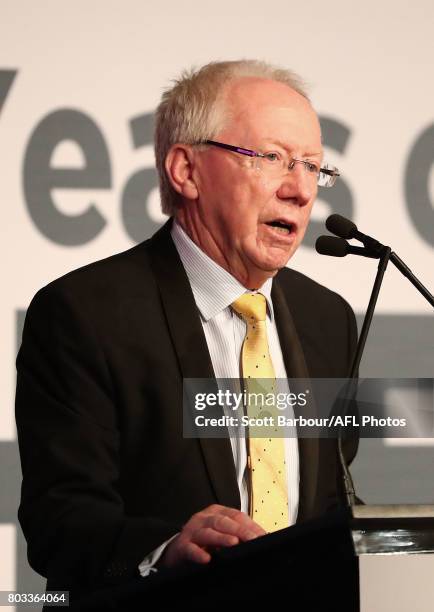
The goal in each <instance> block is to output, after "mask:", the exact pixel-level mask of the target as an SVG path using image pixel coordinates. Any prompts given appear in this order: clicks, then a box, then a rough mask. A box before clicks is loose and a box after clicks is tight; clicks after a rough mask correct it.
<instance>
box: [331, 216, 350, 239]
mask: <svg viewBox="0 0 434 612" xmlns="http://www.w3.org/2000/svg"><path fill="white" fill-rule="evenodd" d="M326 228H327V229H328V231H329V232H331V233H332V234H334V235H335V236H339V237H340V238H346V239H350V238H355V233H356V232H357V226H356V224H355V223H353V222H352V221H350V220H349V219H346V218H345V217H342V215H330V217H328V219H327V221H326Z"/></svg>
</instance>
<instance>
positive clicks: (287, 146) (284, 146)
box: [265, 138, 324, 157]
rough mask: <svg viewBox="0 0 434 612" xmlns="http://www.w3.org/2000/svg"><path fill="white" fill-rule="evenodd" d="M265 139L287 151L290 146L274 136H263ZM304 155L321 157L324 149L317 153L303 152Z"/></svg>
mask: <svg viewBox="0 0 434 612" xmlns="http://www.w3.org/2000/svg"><path fill="white" fill-rule="evenodd" d="M265 140H268V141H270V142H274V143H276V144H277V145H279V147H281V148H282V149H285V151H289V150H290V147H289V145H288V144H286V143H285V142H283V141H282V140H279V139H276V138H265ZM305 155H306V157H317V156H319V157H321V156H322V155H324V151H322V150H321V151H318V153H306V154H305Z"/></svg>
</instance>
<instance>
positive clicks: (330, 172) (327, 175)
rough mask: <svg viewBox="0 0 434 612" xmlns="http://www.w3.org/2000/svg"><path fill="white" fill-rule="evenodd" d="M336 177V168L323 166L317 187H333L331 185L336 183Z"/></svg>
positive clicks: (328, 165) (337, 174)
mask: <svg viewBox="0 0 434 612" xmlns="http://www.w3.org/2000/svg"><path fill="white" fill-rule="evenodd" d="M338 176H339V170H338V169H337V168H336V166H331V165H330V164H324V165H323V166H322V167H321V170H320V173H319V175H318V185H319V186H320V187H333V185H334V184H335V183H336V180H337V178H338Z"/></svg>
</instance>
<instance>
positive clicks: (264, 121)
mask: <svg viewBox="0 0 434 612" xmlns="http://www.w3.org/2000/svg"><path fill="white" fill-rule="evenodd" d="M225 107H226V109H227V111H228V122H227V123H226V126H225V128H224V130H223V133H224V134H222V135H224V136H227V137H230V138H232V139H233V138H238V139H241V140H239V141H238V142H236V143H235V144H239V145H240V146H246V147H247V146H249V145H250V146H253V145H255V146H258V145H259V144H260V142H259V141H264V140H267V141H271V140H273V139H278V140H279V141H282V142H285V143H287V144H288V146H291V147H293V148H300V149H306V150H307V149H312V150H320V149H321V130H320V126H319V121H318V117H317V115H316V113H315V111H314V110H313V108H312V106H311V104H310V102H309V101H308V100H307V99H306V98H305V97H304V96H302V95H301V94H299V93H298V92H296V91H295V90H294V89H292V88H291V87H289V86H288V85H285V84H284V83H278V82H276V81H271V80H268V79H258V78H243V79H238V80H237V81H234V82H232V83H230V84H229V85H228V87H227V89H226V91H225Z"/></svg>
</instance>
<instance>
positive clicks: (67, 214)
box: [0, 0, 434, 589]
mask: <svg viewBox="0 0 434 612" xmlns="http://www.w3.org/2000/svg"><path fill="white" fill-rule="evenodd" d="M433 23H434V5H433V3H432V2H431V0H416V1H414V2H412V3H408V2H407V1H405V2H404V1H402V0H394V1H389V0H388V1H383V2H378V0H377V1H374V0H365V1H364V2H361V3H359V4H355V3H350V2H344V1H338V0H329V1H321V2H319V1H314V0H311V1H310V2H300V1H298V2H294V1H291V0H275V1H274V2H272V3H267V2H264V1H258V0H238V1H237V2H234V1H233V0H219V2H217V3H216V2H214V1H211V0H203V1H202V2H200V3H199V2H195V1H193V0H184V1H183V2H174V1H171V0H166V1H165V2H152V1H148V2H142V1H140V0H123V1H122V2H121V1H120V0H119V1H113V0H105V1H102V0H93V1H92V2H88V1H84V0H76V1H75V2H74V3H62V2H58V1H54V0H41V1H40V2H37V3H33V2H25V1H23V0H13V1H12V0H10V1H9V0H0V49H1V54H0V194H1V203H2V211H3V212H2V214H3V223H2V224H1V229H0V231H1V232H2V239H1V249H2V258H1V261H2V286H4V287H6V291H3V292H2V299H1V301H0V326H1V327H0V333H1V341H2V348H3V358H2V362H1V368H2V377H1V382H2V384H1V387H0V398H1V406H2V410H1V413H0V458H1V459H2V461H0V469H2V468H1V465H3V467H4V470H3V473H2V476H1V483H2V484H3V491H4V492H3V493H0V495H3V496H4V497H3V498H2V497H0V503H1V504H2V505H1V508H2V510H1V511H0V512H1V515H0V521H1V523H0V550H1V551H2V552H1V560H0V564H1V565H0V570H1V571H0V589H2V588H3V589H6V588H15V587H16V586H17V585H18V586H20V588H24V586H25V585H29V584H37V583H36V582H31V581H32V580H34V578H32V577H31V574H30V573H29V574H23V572H25V570H24V560H23V559H22V558H21V557H20V553H19V549H20V546H21V545H20V543H19V540H16V538H15V535H14V534H15V526H14V521H15V516H14V512H16V503H17V495H18V484H17V478H18V467H17V456H16V444H15V438H16V434H15V428H14V421H13V396H14V384H15V369H14V358H15V353H16V347H17V342H19V334H20V331H19V329H20V324H21V322H22V315H23V311H25V309H26V307H27V306H28V303H29V301H30V299H31V297H32V296H33V294H34V293H35V292H36V291H37V289H38V288H40V287H41V286H42V285H45V284H47V283H48V282H49V281H50V280H52V279H54V278H56V277H58V276H60V275H61V274H64V273H65V272H67V271H69V270H71V269H73V268H77V267H79V266H80V265H83V264H85V263H87V262H90V261H93V260H95V259H99V258H102V257H105V256H107V255H110V254H112V253H114V252H117V251H121V250H124V249H126V248H128V247H130V246H131V245H132V244H133V243H134V242H135V241H137V240H139V239H141V238H142V237H143V238H146V237H147V236H148V235H149V233H150V232H151V229H152V223H153V222H155V223H159V222H161V221H162V220H163V218H162V216H161V215H160V213H159V202H158V194H157V192H156V190H155V189H154V188H153V184H154V183H153V181H154V180H155V179H154V175H153V172H152V167H153V156H152V147H151V142H150V137H149V134H150V127H149V126H150V120H151V115H152V113H153V111H154V109H155V107H156V105H157V104H158V101H159V97H160V95H161V92H162V90H163V88H164V87H166V86H167V85H168V84H169V81H170V79H171V78H173V77H175V76H176V75H177V74H179V72H180V70H181V69H183V68H186V67H190V66H192V65H196V66H198V65H201V64H203V63H206V62H208V61H211V60H219V59H238V58H242V57H246V58H259V59H264V60H267V61H270V62H273V63H277V64H280V65H283V66H285V67H288V68H292V69H293V70H295V71H296V72H299V73H300V74H301V75H302V76H303V77H304V78H305V80H306V81H307V82H308V84H309V85H310V92H311V97H312V100H313V103H314V105H315V107H316V109H317V110H318V112H319V114H320V116H321V117H322V119H323V122H324V125H325V127H326V129H325V132H324V136H325V144H326V148H327V150H328V151H327V152H328V156H327V157H328V158H329V159H330V161H332V162H334V163H336V165H337V166H338V167H339V168H340V169H341V170H342V174H343V180H342V184H343V186H342V189H341V191H340V192H338V193H337V194H336V195H335V196H333V197H334V198H336V200H327V201H326V200H321V197H320V198H319V200H318V202H317V205H316V207H315V209H314V213H313V219H314V222H319V221H323V220H324V219H325V218H326V217H327V215H328V214H330V213H331V212H335V211H339V210H340V211H343V210H344V209H345V210H347V211H348V212H350V213H351V216H352V218H353V220H354V221H355V222H356V223H357V224H358V226H359V227H360V229H361V230H362V231H364V232H366V233H371V234H373V235H375V236H376V237H378V239H380V240H381V241H382V242H385V243H387V244H391V245H392V246H393V248H394V249H395V250H396V251H397V252H398V254H399V255H400V256H401V257H402V258H403V259H404V260H405V261H406V262H407V264H408V265H409V266H410V267H411V268H412V269H414V271H415V272H416V273H417V274H418V276H419V277H420V279H421V280H422V282H424V283H425V284H427V285H428V286H431V289H432V286H433V272H432V271H433V263H434V257H433V247H434V210H433V201H434V171H433V162H434V124H433V90H434V84H433V78H432V74H433V68H432V66H433V51H434V47H433V34H432V30H433ZM14 73H15V74H14ZM2 103H3V104H2ZM59 112H60V113H59ZM55 113H59V114H57V115H54V114H55ZM56 117H58V118H59V121H58V123H57V124H56V123H55V119H56ZM41 122H42V124H41ZM38 126H39V127H38ZM64 126H69V128H68V129H70V132H69V133H67V132H65V131H64V130H63V127H64ZM35 130H36V131H35ZM86 137H88V138H90V141H89V143H90V144H89V143H88V144H86V146H85V147H81V146H80V144H79V143H80V142H81V143H83V141H82V140H80V139H81V138H86ZM50 138H51V139H52V140H53V139H54V142H58V143H59V144H58V145H57V146H56V147H54V146H53V152H52V155H48V154H47V150H49V146H50V144H49V143H50ZM339 141H340V142H339ZM87 147H89V151H90V154H91V153H92V151H93V152H95V151H96V152H97V153H98V152H100V153H101V156H100V158H99V163H98V164H97V165H96V166H95V167H94V168H93V169H92V172H93V174H92V172H91V173H90V174H92V177H93V178H92V177H91V178H88V181H87V182H86V181H85V180H84V178H83V176H84V174H80V173H79V170H80V169H82V170H83V173H85V170H86V165H87V163H89V164H90V162H89V161H88V162H87V161H86V157H85V151H84V150H85V149H86V148H87ZM92 147H93V148H92ZM338 149H340V151H339V150H338ZM104 153H105V154H106V155H104ZM44 154H46V155H48V161H47V163H46V164H45V165H44V162H43V161H41V160H43V157H44ZM48 165H49V166H50V167H51V170H50V169H49V168H48ZM55 168H57V169H62V168H64V169H68V168H69V169H74V168H75V169H76V170H77V171H78V172H77V173H76V175H75V178H74V176H73V175H72V174H71V173H70V174H68V172H65V173H63V174H62V172H61V170H59V172H58V174H57V175H56V174H55V173H54V171H53V169H55ZM143 169H148V171H147V174H146V173H143V172H142V171H143ZM136 173H137V176H136V178H134V177H133V175H135V174H136ZM56 180H57V181H59V182H58V183H57V185H58V187H57V188H54V187H53V188H50V187H49V185H50V183H51V184H52V186H54V185H55V181H56ZM92 180H93V182H91V181H92ZM74 181H75V182H74ZM89 181H90V182H89ZM44 185H45V186H44ZM47 185H48V187H47ZM74 185H75V187H74ZM86 185H87V186H86ZM141 185H144V186H145V189H144V190H142V191H141V190H140V187H141ZM320 196H321V194H320ZM324 197H327V198H329V197H331V196H330V194H329V193H327V195H324ZM50 200H51V201H52V205H51V207H50ZM92 205H93V206H94V213H93V214H94V216H95V219H94V221H96V222H97V223H98V222H99V224H100V227H98V228H95V229H94V230H92V223H91V221H92V220H91V219H89V225H88V226H86V224H85V225H84V226H83V227H82V226H80V225H78V227H75V225H74V219H77V217H80V215H83V214H84V213H86V211H87V210H88V209H89V207H90V206H92ZM342 207H344V209H342ZM136 219H137V222H136ZM143 219H148V221H147V224H146V223H143ZM86 227H87V229H86ZM316 227H317V229H318V226H316ZM69 228H71V230H69ZM74 228H75V229H74ZM87 230H89V231H88V232H87ZM318 231H319V230H318ZM86 232H87V233H88V235H86ZM317 233H318V232H317ZM290 265H292V266H294V267H295V268H298V269H300V270H302V271H303V272H305V273H307V274H308V275H310V276H312V277H313V278H315V279H316V280H318V281H319V282H321V283H323V284H325V285H327V286H329V287H330V288H332V289H335V290H337V291H338V292H339V293H341V294H342V295H343V296H344V297H345V298H346V299H347V300H348V301H349V302H350V303H351V304H352V306H353V308H354V309H355V310H356V312H361V311H362V310H363V309H364V308H365V307H366V304H367V300H368V297H369V291H370V287H371V285H372V282H373V277H374V274H375V262H372V261H370V260H362V259H361V258H360V259H355V258H352V259H351V258H347V259H343V260H335V259H331V258H326V257H320V256H319V255H317V254H316V253H315V252H314V251H313V249H312V248H311V247H308V246H307V247H306V246H302V247H301V248H300V249H299V251H298V253H297V254H296V256H295V257H294V259H293V260H292V261H291V262H290ZM430 312H431V311H430V308H429V306H428V305H427V304H426V303H425V302H424V300H423V299H422V297H421V296H420V295H419V294H418V293H417V292H416V291H415V290H413V289H412V287H411V285H410V284H409V283H408V282H407V281H406V280H405V279H403V277H401V276H400V275H399V274H398V273H397V272H396V271H395V270H394V269H390V270H389V271H388V273H387V278H386V281H385V284H384V288H383V290H382V294H381V297H380V300H379V304H378V314H379V317H380V318H379V321H382V322H383V323H382V324H384V325H383V327H382V330H383V332H381V330H380V331H379V332H378V333H379V335H378V336H377V339H378V338H380V337H383V336H384V335H385V337H386V338H387V334H390V333H394V331H393V330H396V329H397V328H398V327H400V326H402V321H404V320H405V321H409V327H408V328H407V329H408V330H412V333H415V334H417V333H418V334H419V335H418V343H416V344H414V345H412V338H411V337H408V336H406V335H405V332H404V335H403V337H402V340H401V345H400V346H401V347H402V346H405V347H406V349H405V352H407V351H408V352H407V356H408V364H406V363H405V360H403V359H402V355H399V356H398V353H400V352H404V351H402V350H400V349H394V350H395V356H394V359H395V360H398V361H399V363H398V361H396V362H393V361H392V365H391V366H390V364H389V366H388V369H387V368H386V370H387V371H386V370H385V371H384V372H379V373H378V375H380V374H383V375H395V376H404V375H412V376H432V372H433V367H432V352H431V353H430V352H429V351H430V349H432V348H433V347H432V344H433V340H432V337H433V325H432V322H433V320H432V318H431V319H430V318H429V317H430ZM381 317H382V318H381ZM400 317H401V318H400ZM422 323H423V324H422ZM388 325H391V327H388ZM387 330H389V331H387ZM390 330H392V332H390ZM417 330H419V331H417ZM381 333H383V336H381ZM408 334H410V332H408ZM424 340H425V341H426V347H425V349H423V350H422V349H421V348H420V343H421V342H423V341H424ZM377 344H381V345H384V342H383V340H381V342H377ZM386 344H387V343H386ZM374 345H375V341H374V344H373V346H374ZM387 346H388V345H387ZM412 347H413V348H412ZM377 348H378V347H377ZM383 348H384V346H383ZM391 348H392V347H391ZM424 351H425V352H424ZM389 356H390V354H389ZM373 359H374V357H373ZM382 359H383V357H381V359H378V354H377V361H376V362H375V361H373V362H372V364H374V365H371V367H370V368H369V367H367V372H369V373H371V374H372V373H373V372H375V373H376V372H377V365H376V364H377V363H379V362H381V361H382ZM427 359H428V361H427ZM394 364H395V365H394ZM407 365H408V369H407ZM394 368H395V369H394ZM431 460H432V455H431ZM8 462H9V463H8ZM6 466H9V467H10V469H8V470H6ZM14 508H15V510H14ZM16 542H18V543H16ZM17 551H18V552H17ZM17 559H18V560H17ZM16 565H17V567H18V570H17V571H18V574H20V572H21V574H20V575H21V578H20V577H19V576H18V574H17V571H16V568H15V566H16Z"/></svg>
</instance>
